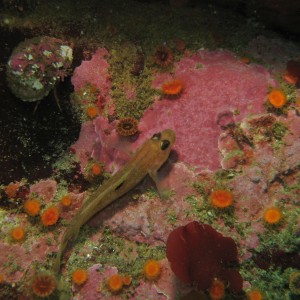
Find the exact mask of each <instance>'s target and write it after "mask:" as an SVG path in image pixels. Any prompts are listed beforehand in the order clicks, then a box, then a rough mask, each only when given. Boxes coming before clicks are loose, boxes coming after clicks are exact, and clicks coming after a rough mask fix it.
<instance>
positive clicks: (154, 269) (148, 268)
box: [144, 259, 161, 280]
mask: <svg viewBox="0 0 300 300" xmlns="http://www.w3.org/2000/svg"><path fill="white" fill-rule="evenodd" d="M160 273H161V268H160V264H159V262H158V261H157V260H154V259H151V260H148V261H147V262H146V263H145V265H144V274H145V277H146V278H147V279H148V280H155V279H157V278H158V277H159V276H160Z"/></svg>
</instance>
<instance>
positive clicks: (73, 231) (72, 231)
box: [52, 224, 80, 273]
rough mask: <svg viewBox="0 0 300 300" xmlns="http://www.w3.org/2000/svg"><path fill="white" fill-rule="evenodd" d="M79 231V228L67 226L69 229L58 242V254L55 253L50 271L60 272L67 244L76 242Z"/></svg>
mask: <svg viewBox="0 0 300 300" xmlns="http://www.w3.org/2000/svg"><path fill="white" fill-rule="evenodd" d="M79 230H80V226H78V225H72V224H71V226H69V228H68V229H67V230H66V232H65V233H64V235H63V237H62V240H61V242H60V246H59V249H58V252H57V254H56V257H55V259H54V262H53V264H52V270H53V271H54V272H55V273H58V272H59V271H60V266H61V259H62V256H63V253H64V251H65V249H66V248H67V246H68V245H69V243H70V242H72V241H75V240H76V238H77V236H78V234H79Z"/></svg>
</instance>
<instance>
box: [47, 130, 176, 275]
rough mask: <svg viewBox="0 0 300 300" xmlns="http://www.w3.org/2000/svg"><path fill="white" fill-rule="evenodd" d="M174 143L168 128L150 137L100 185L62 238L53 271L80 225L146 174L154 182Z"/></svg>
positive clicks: (173, 137)
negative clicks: (120, 167) (121, 166)
mask: <svg viewBox="0 0 300 300" xmlns="http://www.w3.org/2000/svg"><path fill="white" fill-rule="evenodd" d="M174 142H175V132H174V131H173V130H171V129H166V130H164V131H162V132H160V133H156V134H154V135H153V136H152V138H151V139H148V140H147V141H145V142H144V144H143V145H141V147H140V148H139V149H138V150H137V151H136V153H135V154H134V156H133V157H132V159H131V160H130V161H129V162H128V163H126V164H125V165H124V167H123V168H122V169H120V170H119V171H118V172H117V173H116V174H115V175H113V176H112V177H111V178H110V179H108V180H107V181H106V182H105V183H104V184H103V185H101V186H100V187H99V188H98V189H97V190H96V191H95V192H94V193H93V194H92V195H91V196H90V197H89V198H88V199H87V200H86V201H85V202H84V204H83V205H82V207H81V208H80V209H79V211H78V212H77V214H76V215H75V217H74V218H73V220H72V221H71V223H70V225H69V226H68V228H67V230H66V232H65V233H64V235H63V237H62V241H61V242H60V248H59V250H58V253H57V256H56V258H55V262H54V264H53V270H54V271H55V272H58V271H59V270H60V264H61V257H62V254H63V252H64V250H65V248H66V247H67V246H68V243H69V242H71V241H74V240H75V239H76V237H77V235H78V233H79V230H80V228H81V226H82V225H84V224H85V223H86V222H87V221H88V220H89V219H90V218H91V217H92V216H94V215H95V214H96V213H98V212H99V211H101V210H102V209H103V208H105V207H106V206H107V205H109V204H110V203H112V202H113V201H115V200H116V199H118V198H120V197H121V196H123V195H124V194H126V193H127V192H128V191H130V190H131V189H132V188H134V187H135V186H136V185H137V184H138V183H139V182H141V181H142V180H143V178H145V177H146V175H149V176H150V177H151V178H152V179H153V180H154V181H155V182H157V179H156V178H157V176H156V174H157V171H158V169H159V168H160V167H161V166H162V165H163V164H164V162H165V161H166V160H167V159H168V157H169V154H170V151H171V148H172V146H173V144H174Z"/></svg>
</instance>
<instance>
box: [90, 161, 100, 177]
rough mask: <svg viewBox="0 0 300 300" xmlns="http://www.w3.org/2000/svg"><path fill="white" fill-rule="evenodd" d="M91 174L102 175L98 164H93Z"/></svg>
mask: <svg viewBox="0 0 300 300" xmlns="http://www.w3.org/2000/svg"><path fill="white" fill-rule="evenodd" d="M92 173H93V175H95V176H99V175H101V173H102V167H101V165H99V164H98V163H94V164H93V165H92Z"/></svg>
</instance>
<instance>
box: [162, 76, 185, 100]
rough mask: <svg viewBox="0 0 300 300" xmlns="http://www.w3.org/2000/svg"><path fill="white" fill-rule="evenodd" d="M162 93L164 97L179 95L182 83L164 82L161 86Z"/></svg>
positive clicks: (176, 80) (174, 81)
mask: <svg viewBox="0 0 300 300" xmlns="http://www.w3.org/2000/svg"><path fill="white" fill-rule="evenodd" d="M162 91H163V93H164V95H166V96H176V95H179V94H180V93H181V92H182V91H183V83H182V82H181V81H180V80H179V79H175V80H173V81H170V82H165V83H164V84H163V86H162Z"/></svg>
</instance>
